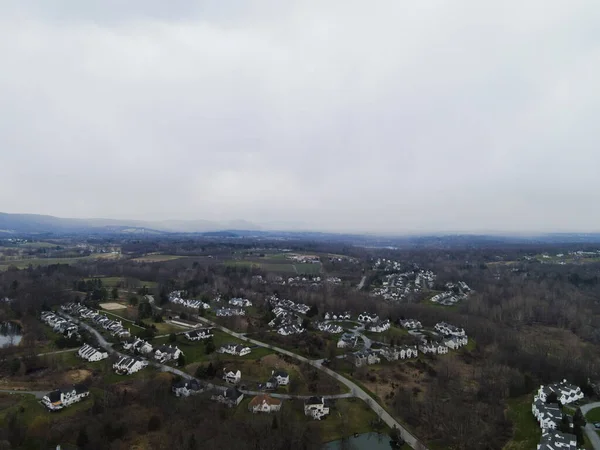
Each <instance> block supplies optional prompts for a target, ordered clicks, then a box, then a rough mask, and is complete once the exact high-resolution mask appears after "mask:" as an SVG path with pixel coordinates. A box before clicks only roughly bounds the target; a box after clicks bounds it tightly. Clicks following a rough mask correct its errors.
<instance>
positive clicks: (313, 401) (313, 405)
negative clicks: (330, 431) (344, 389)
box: [304, 397, 329, 420]
mask: <svg viewBox="0 0 600 450" xmlns="http://www.w3.org/2000/svg"><path fill="white" fill-rule="evenodd" d="M304 414H305V415H306V416H309V417H312V418H313V419H315V420H321V418H322V417H324V416H326V415H327V414H329V407H328V406H325V399H324V398H323V397H310V398H309V399H308V400H306V402H304Z"/></svg>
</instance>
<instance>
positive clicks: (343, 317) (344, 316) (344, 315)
mask: <svg viewBox="0 0 600 450" xmlns="http://www.w3.org/2000/svg"><path fill="white" fill-rule="evenodd" d="M323 319H324V320H352V315H351V314H350V313H349V312H348V311H346V312H343V313H340V314H335V313H328V312H326V313H325V316H324V317H323Z"/></svg>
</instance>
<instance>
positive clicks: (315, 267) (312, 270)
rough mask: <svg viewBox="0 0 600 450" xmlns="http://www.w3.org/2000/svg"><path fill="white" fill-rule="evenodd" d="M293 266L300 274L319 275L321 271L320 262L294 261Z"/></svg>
mask: <svg viewBox="0 0 600 450" xmlns="http://www.w3.org/2000/svg"><path fill="white" fill-rule="evenodd" d="M294 267H295V268H296V271H297V272H298V273H299V274H300V275H319V274H320V273H321V264H320V263H319V264H316V263H315V264H312V263H295V264H294Z"/></svg>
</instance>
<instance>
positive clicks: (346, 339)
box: [337, 333, 358, 348]
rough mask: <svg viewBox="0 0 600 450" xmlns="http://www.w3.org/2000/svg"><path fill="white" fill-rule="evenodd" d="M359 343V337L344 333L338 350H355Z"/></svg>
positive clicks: (338, 344)
mask: <svg viewBox="0 0 600 450" xmlns="http://www.w3.org/2000/svg"><path fill="white" fill-rule="evenodd" d="M357 342H358V337H357V336H356V335H354V334H350V333H344V334H343V335H342V337H341V338H340V340H339V341H338V343H337V348H354V347H356V343H357Z"/></svg>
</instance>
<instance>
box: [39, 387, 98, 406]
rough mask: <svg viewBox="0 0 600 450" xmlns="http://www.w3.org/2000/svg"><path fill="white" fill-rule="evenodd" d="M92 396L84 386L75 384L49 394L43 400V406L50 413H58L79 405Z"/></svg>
mask: <svg viewBox="0 0 600 450" xmlns="http://www.w3.org/2000/svg"><path fill="white" fill-rule="evenodd" d="M89 395H90V391H89V390H88V388H87V387H86V386H84V385H83V384H75V385H73V386H72V387H68V388H62V389H56V390H54V391H52V392H48V394H46V395H45V396H44V397H43V398H42V404H43V405H44V406H45V407H46V408H48V409H49V410H50V411H58V410H59V409H63V408H66V407H67V406H69V405H72V404H73V403H77V402H79V401H81V400H82V399H84V398H85V397H87V396H89Z"/></svg>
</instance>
